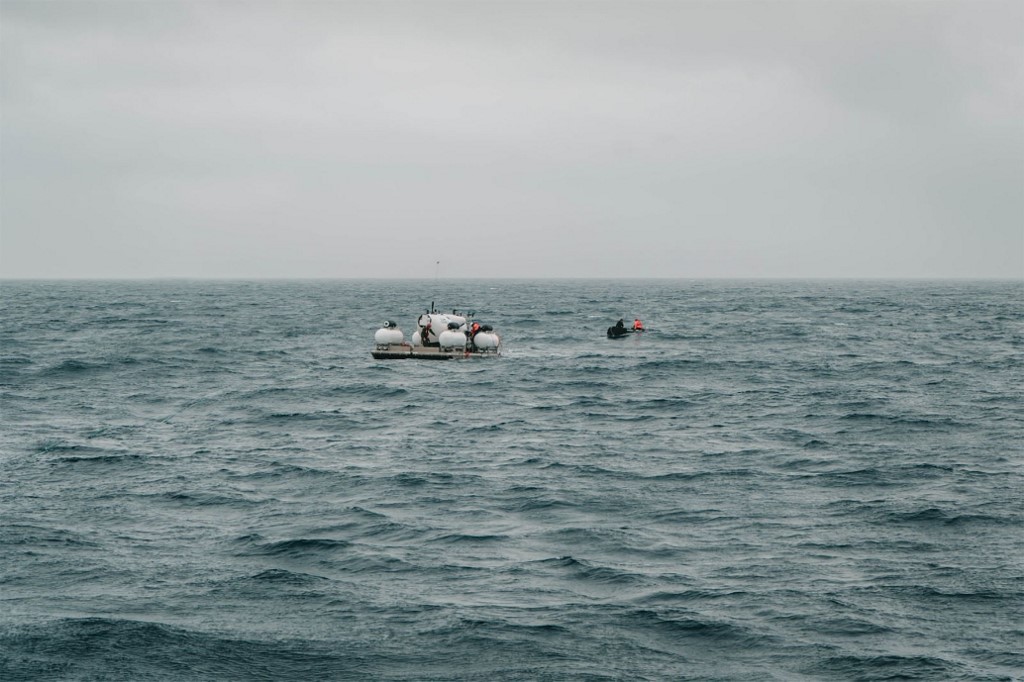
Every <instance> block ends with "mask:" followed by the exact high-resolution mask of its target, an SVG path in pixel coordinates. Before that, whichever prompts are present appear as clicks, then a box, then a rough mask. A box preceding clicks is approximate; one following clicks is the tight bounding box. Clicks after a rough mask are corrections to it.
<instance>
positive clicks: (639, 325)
mask: <svg viewBox="0 0 1024 682" xmlns="http://www.w3.org/2000/svg"><path fill="white" fill-rule="evenodd" d="M643 330H644V323H643V322H641V321H640V318H636V319H635V320H633V331H635V332H642V331H643Z"/></svg>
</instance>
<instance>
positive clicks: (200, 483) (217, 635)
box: [0, 280, 1024, 680]
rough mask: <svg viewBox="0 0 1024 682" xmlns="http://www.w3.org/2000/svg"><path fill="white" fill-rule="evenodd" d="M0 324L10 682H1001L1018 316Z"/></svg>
mask: <svg viewBox="0 0 1024 682" xmlns="http://www.w3.org/2000/svg"><path fill="white" fill-rule="evenodd" d="M0 296H2V309H0V313H2V317H0V397H2V402H0V409H2V433H0V679H3V680H21V679H72V680H76V679H108V680H149V679H209V680H214V679H231V680H241V679H245V680H249V679H273V680H281V679H295V680H312V679H344V680H565V679H586V680H684V679H722V680H755V679H757V680H760V679H775V680H803V679H808V680H818V679H820V680H835V679H839V680H846V679H848V680H888V679H935V680H946V679H970V680H1009V679H1020V678H1021V677H1022V676H1024V655H1022V651H1024V623H1022V616H1021V613H1022V609H1024V599H1022V594H1024V534H1022V520H1024V504H1022V491H1024V476H1022V472H1024V467H1022V460H1024V456H1022V445H1021V442H1022V436H1024V400H1022V397H1024V396H1022V385H1024V370H1022V367H1024V284H1022V283H1021V282H975V283H971V282H860V283H857V282H825V281H814V282H725V281H648V282H640V281H612V282H606V281H465V280H460V281H440V282H433V281H423V282H413V281H400V282H384V281H337V282H50V283H47V282H5V283H3V284H2V285H0ZM432 300H435V301H436V302H437V304H438V306H439V307H445V308H450V307H458V308H460V309H463V310H467V309H473V310H475V311H476V312H477V319H478V320H480V321H481V322H486V323H491V324H493V325H494V326H495V328H496V329H497V330H498V331H499V332H500V333H502V335H503V338H504V343H505V346H504V355H503V357H501V358H496V359H490V360H487V359H472V360H465V361H452V362H415V361H407V360H406V361H375V360H373V359H372V358H371V357H370V349H371V347H372V338H373V333H374V331H375V330H376V329H377V328H378V327H379V326H380V323H381V322H382V321H383V320H384V319H392V320H396V321H398V322H399V323H400V325H401V326H402V327H403V329H404V330H405V331H406V333H408V332H409V331H410V330H411V328H412V327H413V322H414V320H415V317H416V315H417V314H418V313H419V312H421V311H422V310H423V309H424V308H425V307H426V306H428V305H429V304H430V301H432ZM634 316H640V317H642V318H643V320H644V321H645V322H646V323H647V325H648V327H649V328H650V329H651V331H650V332H649V333H648V334H645V335H642V336H639V335H638V336H633V337H630V338H626V339H622V340H615V341H611V340H608V339H606V338H605V335H604V331H605V328H606V327H607V326H608V325H610V324H612V323H613V322H614V321H615V320H616V319H618V318H619V317H626V318H627V321H628V320H630V319H632V318H633V317H634Z"/></svg>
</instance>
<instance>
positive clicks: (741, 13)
mask: <svg viewBox="0 0 1024 682" xmlns="http://www.w3.org/2000/svg"><path fill="white" fill-rule="evenodd" d="M0 82H2V85H0V88H2V90H0V126H2V127H0V276H3V277H431V278H432V277H434V276H435V275H436V274H439V275H440V276H441V277H460V276H466V277H609V276H613V277H1014V278H1015V277H1024V3H1022V2H1019V1H1012V2H988V1H985V0H980V1H973V0H972V1H970V2H916V1H915V2H899V1H896V2H892V1H885V2H870V1H857V2H838V1H836V2H828V1H823V2H765V1H761V0H758V1H756V2H739V1H731V2H718V1H715V2H685V1H679V2H643V1H639V2H638V1H633V0H630V1H628V2H625V1H624V2H617V1H607V2H600V1H594V2H558V1H554V2H526V1H524V2H432V1H430V0H420V1H417V2H366V3H362V2H242V1H234V2H216V1H210V2H207V1H195V2H183V1H176V0H173V1H166V2H161V1H150V2H127V1H124V2H122V1H117V0H113V1H104V2H89V1H88V0H85V1H80V0H75V1H74V2H52V1H51V2H38V1H30V2H24V1H19V0H2V2H0ZM438 262H440V264H439V265H438Z"/></svg>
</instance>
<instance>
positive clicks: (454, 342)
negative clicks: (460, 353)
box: [437, 329, 466, 348]
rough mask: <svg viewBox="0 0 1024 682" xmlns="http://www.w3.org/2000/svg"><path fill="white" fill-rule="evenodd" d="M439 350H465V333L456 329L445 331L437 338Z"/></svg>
mask: <svg viewBox="0 0 1024 682" xmlns="http://www.w3.org/2000/svg"><path fill="white" fill-rule="evenodd" d="M437 340H438V342H439V343H440V344H441V348H465V347H466V333H465V332H460V331H459V330H457V329H445V330H444V331H443V332H441V335H440V336H439V337H438V338H437Z"/></svg>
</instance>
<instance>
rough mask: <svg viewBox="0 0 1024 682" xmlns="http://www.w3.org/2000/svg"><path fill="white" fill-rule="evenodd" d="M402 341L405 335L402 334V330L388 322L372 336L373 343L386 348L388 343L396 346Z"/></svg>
mask: <svg viewBox="0 0 1024 682" xmlns="http://www.w3.org/2000/svg"><path fill="white" fill-rule="evenodd" d="M404 341H405V335H404V334H402V330H401V329H399V328H398V325H396V324H395V323H394V322H391V321H390V320H389V321H387V322H385V323H384V326H383V327H381V328H380V329H378V330H377V331H376V333H374V335H373V342H374V343H376V344H377V345H378V346H386V345H388V344H390V343H396V344H397V343H402V342H404Z"/></svg>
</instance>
